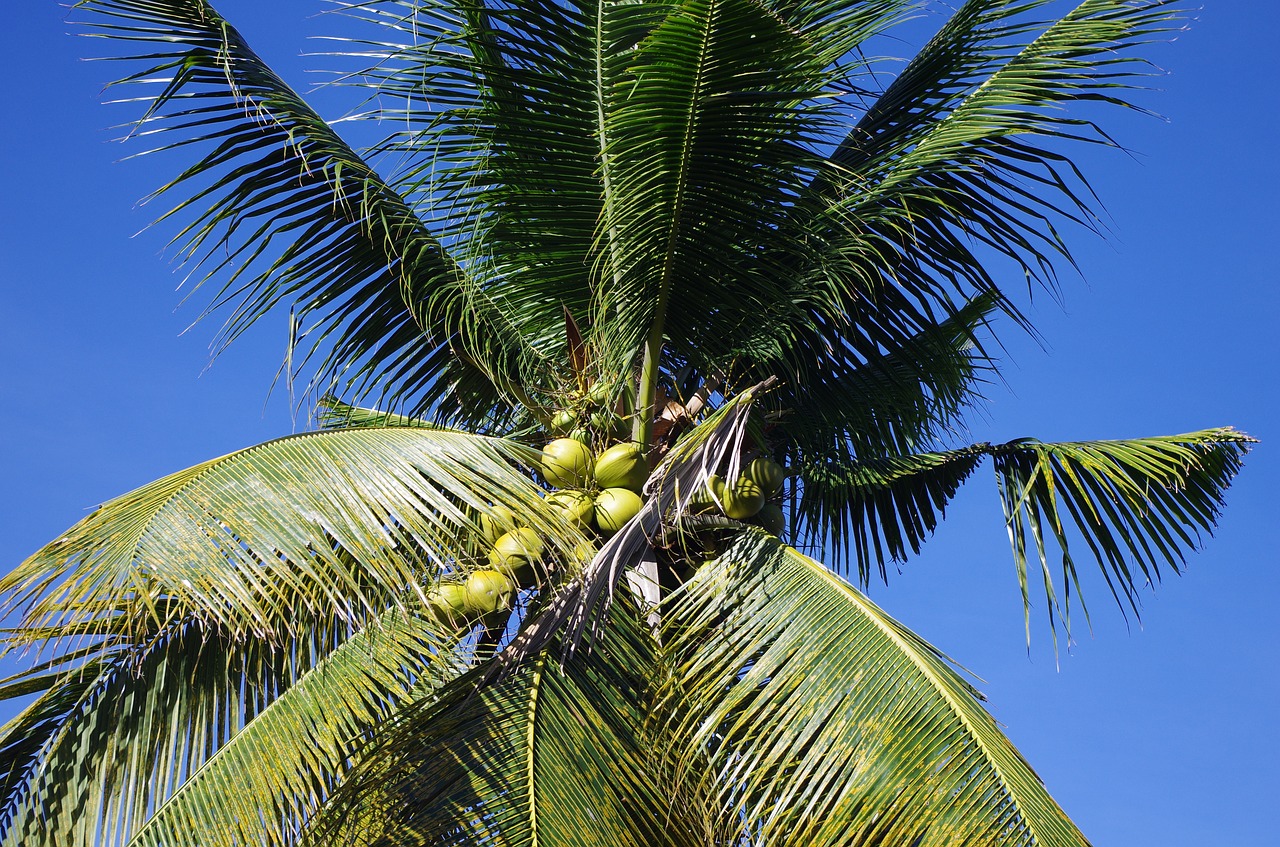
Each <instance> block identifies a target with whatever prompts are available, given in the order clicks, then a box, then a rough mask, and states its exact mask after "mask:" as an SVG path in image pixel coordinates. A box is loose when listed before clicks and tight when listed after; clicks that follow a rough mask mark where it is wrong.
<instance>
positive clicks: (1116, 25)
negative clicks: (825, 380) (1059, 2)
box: [803, 0, 1180, 325]
mask: <svg viewBox="0 0 1280 847" xmlns="http://www.w3.org/2000/svg"><path fill="white" fill-rule="evenodd" d="M1044 5H1045V3H1044V2H1043V0H1032V2H1027V3H1021V4H1010V3H1007V2H1003V0H970V2H967V3H965V4H964V5H963V6H962V7H961V8H960V9H959V10H958V11H957V12H956V14H955V15H954V16H953V17H952V18H951V19H950V20H949V21H948V22H947V24H946V25H945V26H944V27H943V29H942V30H941V31H940V32H939V33H938V34H937V35H936V36H935V37H934V38H933V39H932V40H931V41H930V42H929V43H928V44H926V45H925V47H924V48H923V49H922V50H921V51H920V53H919V54H917V56H916V57H915V58H914V59H913V60H912V61H911V62H910V63H909V64H908V65H907V67H906V68H905V69H904V70H903V72H902V74H901V75H899V76H898V78H897V79H896V80H895V81H894V82H893V83H892V84H891V85H890V86H889V87H888V88H887V89H886V90H885V91H884V92H883V94H882V95H881V96H880V97H879V99H878V100H877V101H876V102H875V103H874V104H873V105H872V106H871V108H870V109H869V110H868V111H867V112H866V114H865V115H864V116H863V117H862V119H861V120H860V121H859V122H858V124H857V125H856V126H855V127H854V128H853V130H852V131H851V132H850V133H849V135H848V137H847V139H846V141H845V142H844V143H843V144H842V145H841V146H840V147H839V148H838V149H837V150H836V151H835V152H834V153H833V154H832V156H831V158H830V162H831V164H832V165H833V166H834V167H835V168H836V169H837V170H836V172H835V173H837V174H838V176H836V175H832V174H830V173H828V172H824V174H823V178H822V179H819V180H818V181H816V182H815V184H814V186H813V187H812V189H811V193H810V195H809V196H808V199H809V200H811V201H813V202H817V201H816V199H815V198H816V196H825V197H828V198H830V205H829V206H828V208H827V211H826V212H825V213H823V214H822V215H820V216H818V217H817V218H815V220H814V223H813V226H814V230H815V233H817V232H825V233H826V235H823V236H818V237H820V238H822V239H824V240H825V241H826V244H827V246H826V247H824V248H821V249H818V250H817V251H816V256H817V260H816V263H814V264H812V266H811V269H810V270H809V271H808V272H807V275H806V279H807V281H806V282H805V283H804V284H803V288H804V290H805V291H806V292H807V296H809V297H811V298H812V302H813V303H814V308H819V309H823V310H829V311H830V312H831V313H834V314H844V313H846V312H853V313H855V314H856V312H857V311H858V306H857V301H858V300H859V299H860V298H862V297H869V298H871V299H873V300H874V299H875V298H876V297H877V296H878V292H879V291H880V290H882V289H884V288H891V287H895V286H896V287H900V288H902V289H904V290H905V291H906V292H907V293H908V294H909V295H910V299H909V300H908V304H910V300H915V301H917V303H916V304H915V305H914V307H913V308H912V307H910V306H909V308H908V309H906V310H905V311H904V312H903V313H902V314H901V315H899V316H898V319H899V320H901V321H907V322H908V325H909V323H910V316H911V315H912V313H913V312H914V311H915V310H916V309H923V310H924V312H923V313H924V314H927V312H928V310H929V308H931V307H932V308H942V309H943V310H944V311H946V310H949V309H950V308H952V307H951V306H950V305H949V304H950V303H951V301H952V299H953V298H954V297H955V296H960V297H962V298H967V297H969V296H971V295H972V293H973V292H975V291H976V292H995V291H999V290H1000V287H999V286H998V285H997V283H996V280H995V277H994V276H993V275H992V272H991V270H990V263H989V262H987V261H985V260H983V259H981V258H979V255H978V251H977V250H976V249H975V246H974V245H975V244H976V245H981V246H982V248H983V249H985V248H991V249H994V250H995V251H996V252H997V253H998V254H1002V255H1004V256H1006V257H1008V258H1010V259H1012V260H1013V261H1014V262H1016V263H1017V264H1018V266H1019V267H1020V268H1021V269H1022V271H1023V272H1025V273H1026V274H1027V275H1029V276H1031V277H1035V278H1039V279H1040V280H1042V281H1044V282H1048V283H1052V281H1053V279H1054V276H1053V273H1054V272H1053V265H1054V262H1055V261H1056V260H1066V261H1070V255H1069V253H1068V252H1067V248H1066V245H1065V242H1064V241H1063V240H1062V238H1061V237H1060V236H1059V233H1058V230H1057V228H1056V227H1057V223H1059V222H1061V221H1064V220H1074V221H1076V222H1078V223H1082V224H1085V225H1092V224H1093V220H1094V219H1093V217H1092V213H1091V211H1090V206H1091V202H1092V199H1093V198H1092V193H1091V191H1090V189H1089V187H1088V185H1087V183H1085V182H1084V180H1083V177H1082V175H1081V174H1079V173H1078V172H1077V171H1076V170H1075V168H1074V166H1073V165H1072V164H1071V163H1070V161H1069V160H1068V159H1066V158H1065V156H1064V155H1063V154H1062V153H1061V152H1060V150H1059V148H1060V147H1062V146H1063V145H1064V144H1065V143H1067V142H1075V141H1093V142H1099V143H1105V144H1114V142H1113V141H1112V140H1111V139H1110V138H1109V137H1107V136H1106V135H1105V134H1103V133H1102V132H1101V130H1099V129H1098V128H1097V127H1096V125H1095V124H1093V123H1092V122H1091V121H1090V120H1089V119H1087V118H1084V117H1079V116H1077V115H1076V114H1075V113H1074V112H1070V111H1068V110H1065V109H1063V108H1062V107H1063V106H1064V105H1066V104H1069V103H1073V102H1077V101H1087V102H1091V103H1106V104H1110V105H1120V106H1128V105H1130V104H1129V102H1128V100H1127V99H1126V97H1128V96H1129V94H1130V93H1131V92H1132V90H1133V89H1134V88H1135V87H1136V86H1137V84H1138V81H1139V80H1140V79H1141V77H1142V75H1143V74H1144V73H1146V72H1148V67H1149V66H1148V65H1147V64H1146V63H1145V62H1144V61H1143V60H1141V59H1140V58H1138V57H1136V56H1134V55H1133V54H1132V53H1131V52H1130V51H1131V49H1132V48H1133V47H1135V46H1138V45H1142V44H1145V43H1147V42H1149V41H1151V40H1153V39H1155V38H1158V37H1160V36H1161V35H1163V34H1165V33H1167V32H1168V31H1170V30H1171V29H1173V28H1175V27H1176V21H1177V19H1178V17H1179V15H1180V13H1179V12H1178V11H1177V10H1175V9H1174V8H1173V7H1172V6H1171V4H1170V3H1169V2H1168V0H1152V1H1151V2H1146V1H1145V0H1144V2H1128V0H1086V2H1083V3H1081V4H1079V5H1078V6H1077V7H1076V8H1075V9H1073V10H1072V11H1071V12H1070V13H1068V14H1067V15H1065V16H1063V17H1062V18H1061V19H1059V20H1055V21H1044V20H1039V19H1037V18H1036V17H1035V16H1034V15H1035V13H1036V12H1037V11H1038V10H1040V9H1041V7H1043V6H1044ZM1002 304H1003V306H1004V308H1005V310H1006V311H1007V312H1009V313H1010V314H1013V315H1014V316H1015V317H1018V311H1017V309H1016V308H1015V307H1014V306H1013V305H1012V303H1011V302H1010V301H1008V300H1007V299H1003V298H1002ZM1019 319H1020V318H1019Z"/></svg>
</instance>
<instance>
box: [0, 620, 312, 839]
mask: <svg viewBox="0 0 1280 847" xmlns="http://www.w3.org/2000/svg"><path fill="white" fill-rule="evenodd" d="M319 623H321V624H323V622H319ZM330 624H332V622H330ZM335 637H336V633H335V628H334V627H333V626H332V625H329V626H324V625H321V626H319V627H317V628H316V629H315V630H314V631H313V632H311V633H309V634H308V637H306V638H300V639H297V640H294V641H293V642H291V643H289V644H288V645H287V646H286V647H285V648H284V649H282V648H281V647H280V646H275V645H271V644H268V643H267V642H265V641H260V640H251V641H245V642H237V641H233V640H231V639H227V638H224V637H221V636H220V635H219V634H218V633H216V632H214V631H212V630H210V629H209V628H208V627H206V626H205V625H203V624H201V623H199V622H197V621H188V622H178V623H173V624H169V625H166V626H164V627H162V628H160V629H158V630H156V631H155V632H154V633H153V635H152V637H151V638H149V639H148V640H146V641H145V642H143V643H138V644H137V645H136V646H131V647H129V648H127V649H125V648H122V649H116V650H109V651H104V654H103V655H102V657H101V658H95V659H93V660H91V661H88V662H85V663H83V664H81V665H80V666H79V667H76V668H74V669H71V670H69V671H67V672H66V673H65V674H64V675H63V678H62V680H60V682H59V683H58V684H57V685H56V686H54V687H53V688H51V689H49V691H47V692H46V693H45V694H44V695H42V697H41V698H40V699H39V700H37V701H36V703H35V704H33V706H32V707H31V708H30V709H29V710H28V712H27V713H26V714H25V715H24V716H23V717H22V719H21V722H22V723H24V724H28V725H30V724H32V723H33V719H37V718H38V720H39V721H40V723H39V724H38V725H35V726H34V727H33V728H34V729H36V730H37V731H36V733H35V734H34V735H33V736H32V738H31V739H28V740H27V741H26V742H25V746H26V748H27V749H25V750H19V749H14V748H9V749H6V751H5V752H6V758H7V759H8V761H6V762H5V765H6V770H7V771H8V773H9V775H10V776H9V778H8V779H7V781H6V782H7V784H6V788H7V789H8V792H7V794H6V795H5V797H4V798H3V802H4V804H5V810H6V811H5V818H6V826H5V828H4V833H3V842H2V843H3V844H5V845H6V847H8V845H19V844H21V845H66V844H92V843H95V842H96V839H99V838H101V839H102V840H103V841H105V842H106V843H120V842H121V841H122V840H123V839H124V838H125V837H126V836H127V833H128V831H129V828H130V827H131V826H132V825H136V823H137V822H139V821H141V820H142V819H143V818H144V817H145V816H146V814H147V813H148V810H149V809H150V808H151V807H152V803H153V802H154V803H158V802H161V801H163V799H164V798H165V797H166V796H167V795H168V793H169V792H171V791H172V790H173V787H174V786H175V785H176V783H177V782H180V781H181V779H182V778H183V776H184V775H185V774H186V773H189V772H191V771H193V770H195V769H196V768H198V767H199V766H200V765H201V764H202V762H203V761H204V760H205V759H206V758H207V757H208V756H209V755H210V754H211V753H212V752H213V750H214V749H216V748H217V746H218V745H220V744H221V743H222V742H223V741H225V740H226V739H227V738H228V737H229V736H231V735H232V734H233V733H234V732H235V731H236V730H237V729H238V728H239V727H240V726H241V725H242V723H243V722H244V721H245V720H248V719H249V718H251V717H252V716H253V715H254V714H255V713H256V712H257V711H258V710H260V709H262V708H263V707H264V706H265V705H266V704H267V703H269V702H270V701H271V699H273V697H274V696H275V692H276V691H278V690H280V689H282V688H285V687H288V685H290V684H291V682H292V681H293V677H294V675H295V674H298V673H302V672H305V670H306V669H307V668H308V667H309V666H310V664H311V663H312V662H313V661H314V659H315V658H316V657H318V656H322V655H323V654H324V653H325V652H326V650H327V649H331V647H332V645H333V643H334V640H335ZM10 757H12V758H10Z"/></svg>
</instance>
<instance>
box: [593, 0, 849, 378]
mask: <svg viewBox="0 0 1280 847" xmlns="http://www.w3.org/2000/svg"><path fill="white" fill-rule="evenodd" d="M808 46H809V45H807V44H806V42H805V41H804V38H803V36H802V34H800V33H798V32H796V31H794V30H792V29H791V28H789V27H788V26H787V25H786V22H785V21H784V20H783V19H781V18H780V17H778V16H776V15H774V14H772V13H771V12H770V11H769V10H768V8H766V7H765V6H764V5H763V4H761V3H757V2H753V1H752V0H684V2H679V3H675V4H672V6H671V7H670V11H669V12H668V14H667V15H666V17H665V19H664V20H663V21H662V22H661V24H660V25H658V26H657V27H656V28H655V29H654V30H653V32H652V33H650V34H649V35H648V36H647V37H646V38H645V39H644V40H643V41H641V42H640V43H639V44H637V45H635V48H634V50H633V51H631V52H630V53H629V54H628V55H627V57H626V67H625V72H620V73H619V74H618V76H617V77H616V78H615V80H614V84H613V88H614V90H613V91H612V92H611V100H610V102H609V104H608V111H607V114H606V118H605V122H604V131H605V133H606V138H607V146H606V148H605V150H604V155H605V156H606V158H607V159H608V161H609V165H610V195H609V198H608V202H607V204H606V216H605V218H604V219H603V220H602V221H601V238H608V239H609V245H610V251H611V269H612V270H613V271H614V273H615V274H616V277H615V278H614V279H612V280H610V282H611V284H610V285H608V287H607V288H606V289H605V290H604V308H603V311H604V312H605V313H606V314H608V315H610V317H611V320H612V321H613V326H614V327H615V328H616V332H617V333H619V335H620V336H621V337H622V338H624V339H626V340H627V341H628V342H629V344H630V346H632V347H634V346H636V345H637V344H639V343H640V342H642V341H644V340H645V339H646V338H648V336H649V334H650V332H651V330H652V328H653V327H655V326H656V327H658V329H659V331H661V329H662V328H663V327H666V328H667V332H666V334H667V336H668V338H669V339H670V341H671V343H672V345H673V348H672V351H673V353H674V354H675V355H677V356H687V355H693V349H692V346H691V345H693V342H694V340H695V339H696V340H697V342H698V344H697V347H698V348H699V354H698V355H703V356H706V355H710V353H708V352H707V351H706V350H702V349H701V348H702V347H704V346H706V345H709V346H710V348H711V349H712V352H714V351H715V350H720V351H721V352H722V353H723V352H726V351H728V350H730V349H731V345H729V343H728V342H729V341H730V340H731V339H732V338H733V337H734V335H735V334H737V333H740V332H741V331H742V328H743V327H747V326H753V325H754V321H755V320H758V317H759V315H761V314H764V313H766V312H767V311H768V310H769V309H771V308H776V307H777V306H778V304H780V303H784V302H785V301H786V298H785V292H784V290H783V289H784V285H783V283H782V282H781V280H780V279H779V278H778V277H777V276H776V275H773V274H771V273H769V270H770V269H769V268H768V267H767V266H765V265H762V264H761V263H760V262H758V261H752V259H753V258H758V257H761V256H762V255H763V246H764V245H768V244H770V243H771V242H772V241H774V240H775V239H777V238H779V237H782V236H783V235H786V236H787V237H789V232H787V233H783V231H782V230H781V229H779V227H780V224H781V222H782V220H783V218H784V210H785V208H786V207H787V206H788V205H789V203H790V202H791V197H792V192H793V191H794V190H795V189H797V188H798V187H800V186H802V185H803V183H804V181H805V179H806V178H807V177H806V176H805V174H807V173H810V172H811V170H810V169H811V168H812V167H813V166H814V164H815V162H816V157H815V156H814V154H813V153H812V152H810V150H809V149H808V147H807V146H806V141H807V140H812V139H815V138H816V137H817V134H818V132H819V127H820V124H821V115H822V109H821V107H820V106H816V105H814V101H819V100H820V98H821V95H822V94H823V93H824V92H823V84H824V82H825V81H826V80H827V78H828V77H827V74H826V71H825V69H824V68H822V67H821V66H818V65H817V64H816V62H817V60H816V59H815V58H814V56H813V55H811V54H810V52H809V51H808ZM615 312H616V318H613V315H614V313H615ZM707 320H714V321H715V329H716V330H717V331H711V332H708V331H707V326H706V321H707Z"/></svg>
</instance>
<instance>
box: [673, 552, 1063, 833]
mask: <svg viewBox="0 0 1280 847" xmlns="http://www.w3.org/2000/svg"><path fill="white" fill-rule="evenodd" d="M664 613H665V618H664V628H663V643H664V644H665V645H667V649H669V650H670V651H671V654H672V655H671V667H672V668H673V676H672V679H671V681H670V682H669V683H668V684H667V687H666V689H665V695H666V696H665V697H664V698H663V699H662V700H661V701H660V704H659V707H658V708H657V709H656V710H655V713H656V715H658V718H657V719H658V720H661V721H663V722H664V723H665V730H666V732H667V733H668V734H669V737H670V738H671V739H672V740H673V746H672V748H671V752H670V755H671V756H672V757H673V759H674V762H675V765H676V766H677V767H682V768H683V769H684V770H686V771H687V772H688V778H689V779H697V780H701V779H702V777H701V774H700V773H699V769H700V768H702V767H705V766H706V764H705V763H704V762H703V761H702V760H701V759H695V758H694V757H692V756H690V755H688V752H687V751H697V752H698V753H699V754H701V753H703V752H705V754H706V757H707V758H708V759H709V765H710V767H711V769H712V774H713V779H714V783H713V784H714V786H715V787H716V790H717V792H718V793H717V796H716V798H715V801H716V802H715V804H714V808H716V810H717V817H716V820H715V824H716V825H715V828H714V830H713V832H714V835H715V840H714V841H713V842H709V843H717V844H760V845H764V844H806V845H813V847H823V846H824V845H841V847H856V846H857V845H882V844H911V845H916V847H951V845H956V844H983V845H993V846H994V845H1002V847H1003V845H1027V847H1030V845H1032V844H1037V845H1039V844H1053V845H1056V846H1057V847H1069V845H1080V847H1083V846H1084V845H1085V844H1086V843H1087V842H1086V841H1085V839H1084V837H1083V836H1081V835H1080V833H1079V832H1078V831H1077V830H1076V828H1075V827H1074V826H1073V825H1072V824H1071V822H1070V821H1069V820H1067V818H1066V816H1065V814H1064V813H1063V812H1062V810H1061V809H1060V808H1058V806H1057V805H1056V804H1055V803H1054V802H1053V800H1052V799H1051V798H1050V797H1049V795H1048V794H1047V793H1046V792H1045V789H1044V786H1043V785H1042V784H1041V782H1040V780H1039V779H1038V778H1037V777H1036V775H1035V773H1033V772H1032V770H1031V768H1030V767H1029V766H1028V765H1027V763H1026V762H1025V761H1024V760H1023V759H1022V757H1021V756H1020V755H1019V754H1018V752H1017V751H1016V750H1015V749H1014V748H1013V746H1012V745H1011V744H1010V743H1009V741H1008V739H1006V738H1005V737H1004V736H1003V735H1002V734H1001V733H1000V731H999V730H998V729H997V727H996V725H995V722H994V721H993V720H992V719H991V717H990V716H988V715H987V713H986V712H985V711H984V710H983V708H982V706H981V705H980V704H979V695H978V694H977V693H976V692H975V691H974V690H973V689H972V688H971V687H970V686H969V685H968V684H967V683H965V682H964V681H963V680H962V679H961V678H960V677H959V676H957V675H956V673H955V672H954V671H953V670H952V669H951V667H950V666H949V664H948V662H947V660H946V659H945V658H944V657H943V656H942V655H941V654H939V653H938V652H937V651H936V650H935V649H934V648H932V647H930V646H929V645H928V644H925V643H924V642H923V641H921V640H920V639H919V638H918V637H917V636H915V635H914V634H912V633H911V632H910V631H909V630H907V629H906V628H905V627H903V626H902V625H901V624H899V623H898V622H897V621H894V620H893V619H891V618H890V617H889V616H888V615H886V614H885V613H884V612H882V611H881V610H880V609H878V608H877V607H876V606H875V605H873V604H872V603H871V601H870V600H868V599H867V598H866V597H865V596H864V595H862V594H861V593H860V592H858V590H857V589H855V588H854V587H853V586H852V585H849V584H848V583H846V582H844V581H843V580H841V579H840V578H839V577H837V576H836V575H835V574H833V573H831V572H830V571H829V570H827V569H826V568H825V567H823V566H822V565H821V564H819V563H818V562H815V561H813V560H812V559H809V558H807V557H805V556H802V555H800V554H799V553H797V552H796V551H794V550H792V549H790V548H788V547H785V546H783V545H782V544H780V543H779V542H778V541H777V540H776V539H772V538H769V537H767V536H765V535H763V534H762V533H757V532H750V533H746V534H744V535H742V536H741V537H740V538H739V539H738V540H737V541H736V542H734V543H733V544H732V545H731V546H730V547H729V548H728V549H726V550H725V552H724V553H723V554H722V555H721V556H720V557H719V558H718V559H717V560H715V561H713V562H710V563H708V564H706V565H703V567H702V568H701V570H700V571H699V572H698V574H697V576H696V577H695V578H694V579H693V580H691V581H690V582H689V583H687V584H686V588H685V592H684V593H683V594H682V595H676V597H675V598H674V599H673V600H672V601H671V603H670V604H669V605H668V606H667V607H666V608H665V610H664Z"/></svg>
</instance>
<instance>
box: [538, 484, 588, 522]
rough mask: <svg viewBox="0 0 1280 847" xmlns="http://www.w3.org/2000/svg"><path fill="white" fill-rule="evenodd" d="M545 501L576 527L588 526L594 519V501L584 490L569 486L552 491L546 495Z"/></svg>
mask: <svg viewBox="0 0 1280 847" xmlns="http://www.w3.org/2000/svg"><path fill="white" fill-rule="evenodd" d="M547 502H548V503H550V504H551V505H552V506H554V507H556V509H558V510H559V512H560V516H561V517H562V518H564V519H565V521H566V522H567V523H570V524H572V525H573V526H576V527H577V528H578V529H586V528H588V527H589V526H591V524H592V522H593V521H594V520H595V516H596V514H595V503H594V502H593V501H592V499H591V495H590V494H587V492H585V491H574V490H572V489H569V488H565V489H562V490H560V491H554V492H552V493H550V494H548V495H547Z"/></svg>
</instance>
